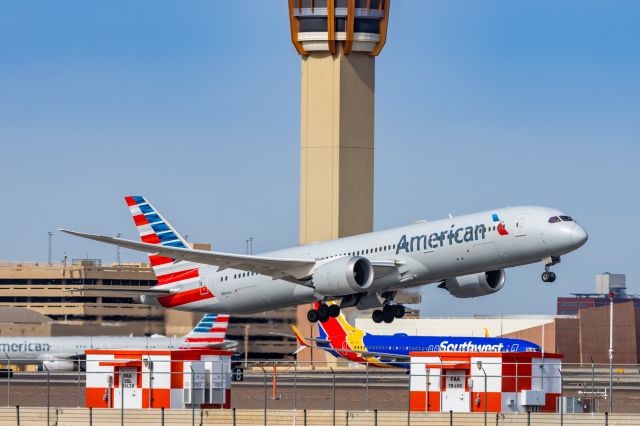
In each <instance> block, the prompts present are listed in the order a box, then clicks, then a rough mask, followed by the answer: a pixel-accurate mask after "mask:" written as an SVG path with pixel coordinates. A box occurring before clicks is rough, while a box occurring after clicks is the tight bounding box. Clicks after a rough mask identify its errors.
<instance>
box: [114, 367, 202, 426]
mask: <svg viewBox="0 0 640 426" xmlns="http://www.w3.org/2000/svg"><path fill="white" fill-rule="evenodd" d="M118 373H119V374H120V425H121V426H124V373H122V370H118ZM192 398H193V396H192Z"/></svg>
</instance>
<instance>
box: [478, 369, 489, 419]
mask: <svg viewBox="0 0 640 426" xmlns="http://www.w3.org/2000/svg"><path fill="white" fill-rule="evenodd" d="M476 366H477V367H478V370H482V373H483V374H484V401H483V405H484V426H487V372H486V371H485V369H484V367H483V366H482V361H478V362H477V363H476Z"/></svg>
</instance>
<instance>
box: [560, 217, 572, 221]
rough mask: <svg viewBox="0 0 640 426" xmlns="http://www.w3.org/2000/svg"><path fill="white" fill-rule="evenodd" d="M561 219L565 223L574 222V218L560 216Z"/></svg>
mask: <svg viewBox="0 0 640 426" xmlns="http://www.w3.org/2000/svg"><path fill="white" fill-rule="evenodd" d="M560 219H562V220H563V221H564V222H573V221H574V220H573V218H572V217H571V216H560Z"/></svg>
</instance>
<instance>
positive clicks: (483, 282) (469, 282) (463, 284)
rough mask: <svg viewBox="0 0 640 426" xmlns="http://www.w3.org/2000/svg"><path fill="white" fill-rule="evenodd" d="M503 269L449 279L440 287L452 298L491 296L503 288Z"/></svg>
mask: <svg viewBox="0 0 640 426" xmlns="http://www.w3.org/2000/svg"><path fill="white" fill-rule="evenodd" d="M504 279H505V274H504V269H499V270H497V271H489V272H482V273H479V274H471V275H463V276H462V277H455V278H449V279H448V280H446V281H445V282H444V283H443V284H440V287H442V288H445V289H447V291H448V292H449V293H451V295H452V296H455V297H460V298H466V297H478V296H486V295H488V294H493V293H495V292H497V291H500V289H501V288H502V287H503V286H504Z"/></svg>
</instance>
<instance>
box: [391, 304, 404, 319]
mask: <svg viewBox="0 0 640 426" xmlns="http://www.w3.org/2000/svg"><path fill="white" fill-rule="evenodd" d="M404 313H405V309H404V306H402V305H396V306H395V309H394V311H393V316H394V317H396V318H402V317H403V316H404Z"/></svg>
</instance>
